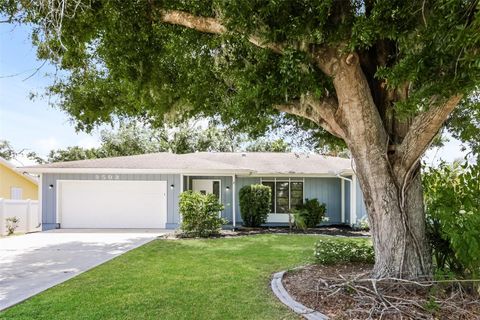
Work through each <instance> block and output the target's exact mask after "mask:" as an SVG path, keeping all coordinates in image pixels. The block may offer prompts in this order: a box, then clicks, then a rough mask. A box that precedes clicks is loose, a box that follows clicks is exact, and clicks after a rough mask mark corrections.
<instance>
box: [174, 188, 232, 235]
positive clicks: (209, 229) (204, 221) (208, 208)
mask: <svg viewBox="0 0 480 320" xmlns="http://www.w3.org/2000/svg"><path fill="white" fill-rule="evenodd" d="M179 204H180V215H181V216H182V224H181V226H180V228H181V230H182V231H183V233H184V234H185V235H186V236H189V237H210V236H212V235H216V234H219V233H220V230H221V228H222V225H223V224H225V223H227V220H225V219H223V218H221V217H220V216H219V212H220V211H222V210H223V209H224V207H223V205H222V204H221V203H219V201H218V198H217V197H216V196H215V195H213V194H207V195H204V194H200V193H198V192H193V191H185V192H182V193H181V194H180V203H179Z"/></svg>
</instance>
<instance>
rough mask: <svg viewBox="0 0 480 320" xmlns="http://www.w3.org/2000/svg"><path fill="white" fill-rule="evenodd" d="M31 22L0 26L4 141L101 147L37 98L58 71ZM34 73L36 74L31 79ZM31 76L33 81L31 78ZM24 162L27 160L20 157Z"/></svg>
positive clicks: (41, 147) (440, 155) (45, 147)
mask: <svg viewBox="0 0 480 320" xmlns="http://www.w3.org/2000/svg"><path fill="white" fill-rule="evenodd" d="M29 36H30V30H29V27H27V26H13V25H9V24H0V140H8V141H10V142H11V143H12V145H13V146H14V147H15V148H16V149H24V148H26V149H29V150H32V151H36V152H37V153H39V154H40V155H42V156H45V155H46V154H47V153H48V152H49V151H50V150H51V149H58V148H65V147H67V146H74V145H78V146H82V147H94V146H98V144H99V141H98V131H97V132H94V133H93V134H85V133H77V132H75V128H74V125H73V124H72V123H71V122H70V121H69V117H68V115H66V114H65V113H63V112H62V111H60V110H58V109H55V108H52V107H51V106H49V105H48V101H47V100H46V98H37V99H36V100H34V101H32V100H30V98H29V95H30V93H40V94H41V93H42V91H43V89H44V88H45V87H46V86H47V85H48V84H50V83H52V80H53V76H51V75H48V74H53V73H54V71H55V69H54V67H53V66H51V65H48V64H45V65H44V66H43V67H42V68H41V69H40V70H39V71H38V72H37V73H36V74H35V75H33V76H31V75H32V74H33V73H34V72H35V69H37V68H38V67H39V66H41V65H42V63H43V62H42V61H38V60H37V59H36V53H35V52H36V51H35V48H34V47H33V46H32V44H31V41H30V38H29ZM30 76H31V77H30ZM27 78H28V79H27ZM463 157H464V154H463V153H462V152H461V151H460V143H459V142H458V141H456V140H455V139H450V142H448V143H447V144H446V145H445V147H443V148H440V149H438V148H435V149H433V150H430V151H429V152H428V153H427V157H426V159H425V160H426V161H427V163H435V162H437V161H438V160H440V159H444V160H446V161H453V160H455V159H457V158H463ZM21 161H22V162H23V163H22V164H28V163H29V162H28V160H26V159H21Z"/></svg>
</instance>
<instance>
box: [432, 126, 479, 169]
mask: <svg viewBox="0 0 480 320" xmlns="http://www.w3.org/2000/svg"><path fill="white" fill-rule="evenodd" d="M446 138H447V139H448V141H447V142H445V143H444V145H443V147H436V148H431V149H430V150H428V151H427V152H426V154H425V157H424V158H423V160H424V161H425V163H426V164H427V165H430V166H436V165H438V164H439V163H440V162H441V161H442V160H443V161H446V162H453V161H455V160H463V159H464V158H465V156H466V155H467V154H468V153H469V152H470V150H469V149H468V148H467V150H462V148H463V144H462V142H461V141H459V140H457V139H455V138H453V137H452V136H451V135H450V134H449V133H447V134H446Z"/></svg>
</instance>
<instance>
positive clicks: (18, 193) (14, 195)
mask: <svg viewBox="0 0 480 320" xmlns="http://www.w3.org/2000/svg"><path fill="white" fill-rule="evenodd" d="M10 198H11V199H12V200H22V198H23V189H22V188H19V187H12V188H11V189H10Z"/></svg>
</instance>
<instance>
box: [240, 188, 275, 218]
mask: <svg viewBox="0 0 480 320" xmlns="http://www.w3.org/2000/svg"><path fill="white" fill-rule="evenodd" d="M271 198H272V190H271V189H270V187H268V186H264V185H262V184H252V185H249V186H244V187H242V188H241V189H240V214H241V216H242V220H243V225H244V226H246V227H259V226H260V225H262V224H264V223H265V222H266V221H267V217H268V214H269V213H270V202H271Z"/></svg>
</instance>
